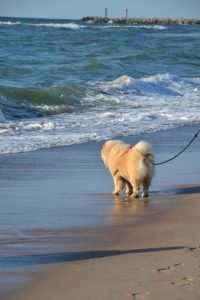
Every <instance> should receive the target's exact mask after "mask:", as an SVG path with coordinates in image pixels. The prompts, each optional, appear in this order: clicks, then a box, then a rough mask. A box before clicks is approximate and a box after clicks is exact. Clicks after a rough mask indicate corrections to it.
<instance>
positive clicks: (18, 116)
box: [0, 18, 200, 153]
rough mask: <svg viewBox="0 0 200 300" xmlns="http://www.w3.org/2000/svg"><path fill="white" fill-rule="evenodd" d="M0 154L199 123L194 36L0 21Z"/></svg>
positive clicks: (150, 28) (183, 31) (153, 29)
mask: <svg viewBox="0 0 200 300" xmlns="http://www.w3.org/2000/svg"><path fill="white" fill-rule="evenodd" d="M0 44H1V47H0V76H1V77H0V153H13V152H26V151H32V150H36V149H40V148H49V147H53V146H60V145H70V144H76V143H82V142H85V141H90V140H102V139H107V138H113V137H115V136H116V135H123V136H128V135H130V134H139V133H143V132H152V131H159V130H164V129H167V128H173V127H178V126H182V125H185V124H195V123H199V122H200V110H199V108H200V101H199V99H200V26H198V25H166V26H165V25H137V24H125V25H121V24H82V23H80V22H78V21H74V20H47V19H46V20H42V19H11V18H7V19H6V18H0Z"/></svg>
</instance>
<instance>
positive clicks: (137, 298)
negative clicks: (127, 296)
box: [132, 291, 150, 300]
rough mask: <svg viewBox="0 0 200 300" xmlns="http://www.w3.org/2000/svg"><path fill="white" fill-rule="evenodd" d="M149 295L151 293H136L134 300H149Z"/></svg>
mask: <svg viewBox="0 0 200 300" xmlns="http://www.w3.org/2000/svg"><path fill="white" fill-rule="evenodd" d="M149 295H150V292H148V291H142V292H138V293H137V292H136V293H133V294H132V296H133V299H134V300H145V299H148V296H149Z"/></svg>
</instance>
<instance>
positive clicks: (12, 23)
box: [0, 21, 21, 26]
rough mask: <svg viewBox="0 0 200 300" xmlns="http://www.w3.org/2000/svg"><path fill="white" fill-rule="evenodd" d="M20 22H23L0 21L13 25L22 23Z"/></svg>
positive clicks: (0, 22) (0, 23)
mask: <svg viewBox="0 0 200 300" xmlns="http://www.w3.org/2000/svg"><path fill="white" fill-rule="evenodd" d="M20 24H21V22H11V21H0V25H8V26H12V25H20Z"/></svg>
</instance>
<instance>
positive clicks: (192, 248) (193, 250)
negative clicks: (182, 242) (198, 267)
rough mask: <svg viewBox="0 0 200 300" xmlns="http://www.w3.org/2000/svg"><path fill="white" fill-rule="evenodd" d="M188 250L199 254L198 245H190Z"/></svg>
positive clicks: (199, 248)
mask: <svg viewBox="0 0 200 300" xmlns="http://www.w3.org/2000/svg"><path fill="white" fill-rule="evenodd" d="M189 250H190V251H191V252H193V253H195V254H197V255H196V256H199V255H200V247H190V248H189Z"/></svg>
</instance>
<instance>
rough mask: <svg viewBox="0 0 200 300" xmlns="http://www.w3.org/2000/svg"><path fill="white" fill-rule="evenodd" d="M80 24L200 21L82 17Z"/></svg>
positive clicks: (191, 22) (194, 22)
mask: <svg viewBox="0 0 200 300" xmlns="http://www.w3.org/2000/svg"><path fill="white" fill-rule="evenodd" d="M80 21H81V22H82V23H120V24H131V23H134V24H163V25H166V24H175V25H200V19H185V18H180V19H171V18H105V17H84V18H82V19H81V20H80Z"/></svg>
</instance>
